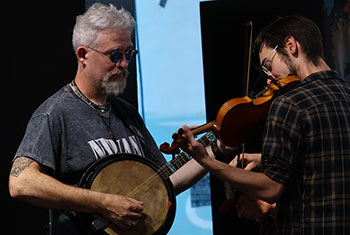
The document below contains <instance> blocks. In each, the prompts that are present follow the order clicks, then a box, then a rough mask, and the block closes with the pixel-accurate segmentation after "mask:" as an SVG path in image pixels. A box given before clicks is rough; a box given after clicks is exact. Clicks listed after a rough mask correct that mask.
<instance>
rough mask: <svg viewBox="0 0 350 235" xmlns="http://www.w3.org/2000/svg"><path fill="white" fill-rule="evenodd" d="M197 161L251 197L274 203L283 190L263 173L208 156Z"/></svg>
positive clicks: (280, 185)
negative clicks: (237, 166)
mask: <svg viewBox="0 0 350 235" xmlns="http://www.w3.org/2000/svg"><path fill="white" fill-rule="evenodd" d="M199 162H200V164H201V165H203V167H205V168H207V169H208V170H209V171H210V172H211V173H213V174H214V175H216V176H217V177H219V178H220V179H222V180H224V181H226V182H228V183H229V184H231V185H232V186H233V187H235V188H237V189H238V190H239V191H241V192H243V193H245V194H247V195H249V196H250V197H252V198H259V199H261V200H264V201H267V202H270V203H274V202H275V201H276V200H277V199H278V198H279V196H280V194H281V193H282V191H283V185H282V184H280V183H277V182H275V181H273V180H272V179H270V178H269V177H268V176H266V175H265V174H263V173H258V172H252V171H247V170H244V169H240V168H236V167H233V166H230V165H228V164H225V163H222V162H220V161H217V160H215V159H213V158H210V157H204V158H201V159H199Z"/></svg>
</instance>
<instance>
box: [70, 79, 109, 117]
mask: <svg viewBox="0 0 350 235" xmlns="http://www.w3.org/2000/svg"><path fill="white" fill-rule="evenodd" d="M71 87H72V88H73V91H74V93H75V94H76V95H77V96H78V97H79V98H80V99H82V100H83V101H84V102H85V103H87V104H88V105H89V106H90V107H92V108H94V109H96V110H97V111H98V112H100V113H105V112H108V111H109V110H110V108H111V105H110V103H109V100H107V104H106V105H97V104H95V103H94V102H92V101H91V100H89V99H88V98H87V97H86V96H85V95H84V94H83V93H82V92H81V91H80V89H79V87H78V86H77V84H76V83H75V81H74V80H73V81H72V82H71Z"/></svg>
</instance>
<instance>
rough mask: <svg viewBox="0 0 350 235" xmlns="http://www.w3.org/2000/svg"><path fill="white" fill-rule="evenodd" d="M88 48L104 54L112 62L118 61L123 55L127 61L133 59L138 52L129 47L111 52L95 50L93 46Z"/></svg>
mask: <svg viewBox="0 0 350 235" xmlns="http://www.w3.org/2000/svg"><path fill="white" fill-rule="evenodd" d="M88 48H89V49H91V50H93V51H96V52H99V53H101V54H103V55H105V56H108V57H109V59H110V60H111V61H112V62H113V63H118V61H120V59H121V58H122V57H123V56H124V55H125V59H126V61H127V62H128V63H129V62H131V61H133V60H134V59H135V58H136V55H137V53H138V51H137V50H135V49H130V50H128V51H126V52H121V51H119V50H115V51H111V52H103V51H99V50H96V49H95V48H91V47H88Z"/></svg>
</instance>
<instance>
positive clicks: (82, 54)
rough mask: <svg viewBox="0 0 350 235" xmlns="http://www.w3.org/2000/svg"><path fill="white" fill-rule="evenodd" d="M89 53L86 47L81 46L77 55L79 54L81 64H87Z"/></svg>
mask: <svg viewBox="0 0 350 235" xmlns="http://www.w3.org/2000/svg"><path fill="white" fill-rule="evenodd" d="M87 53H88V50H87V48H86V47H84V46H80V47H78V48H77V51H76V54H77V58H78V61H79V62H80V63H83V64H85V60H86V55H87Z"/></svg>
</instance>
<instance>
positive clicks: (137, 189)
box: [79, 154, 176, 235]
mask: <svg viewBox="0 0 350 235" xmlns="http://www.w3.org/2000/svg"><path fill="white" fill-rule="evenodd" d="M158 168H159V167H157V166H156V165H155V164H154V163H153V162H151V161H149V160H147V159H146V158H143V157H140V156H137V155H133V154H116V155H110V156H108V157H105V158H103V159H100V160H98V161H96V162H95V163H93V164H92V165H91V166H90V167H89V168H88V170H87V171H86V172H85V174H84V175H83V177H82V179H81V181H80V187H82V188H87V189H90V190H93V191H97V192H104V193H112V194H119V195H123V196H127V197H130V198H134V199H136V200H139V201H142V202H144V209H143V212H142V213H143V218H142V219H141V220H140V221H139V223H138V224H137V225H136V226H133V227H132V228H131V229H130V230H123V229H118V228H117V227H116V226H114V225H112V224H108V225H107V227H104V231H105V232H106V233H107V234H123V235H124V234H125V235H149V234H166V233H167V232H168V231H169V229H170V227H171V225H172V223H173V221H174V217H175V210H176V199H175V195H174V192H173V189H172V183H171V181H170V179H169V178H166V179H163V178H162V177H161V175H160V174H159V173H158V172H157V169H158ZM79 217H80V219H81V221H82V223H83V226H84V227H85V228H88V230H89V231H93V230H95V231H96V229H95V228H94V226H92V224H93V222H94V221H95V220H96V217H95V216H92V215H88V214H83V213H79Z"/></svg>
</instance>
